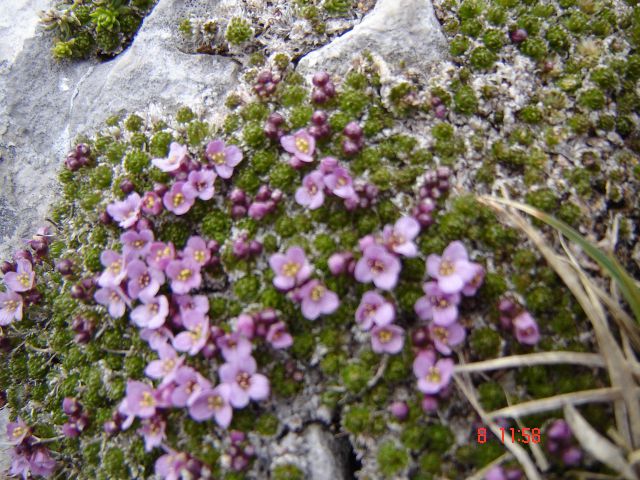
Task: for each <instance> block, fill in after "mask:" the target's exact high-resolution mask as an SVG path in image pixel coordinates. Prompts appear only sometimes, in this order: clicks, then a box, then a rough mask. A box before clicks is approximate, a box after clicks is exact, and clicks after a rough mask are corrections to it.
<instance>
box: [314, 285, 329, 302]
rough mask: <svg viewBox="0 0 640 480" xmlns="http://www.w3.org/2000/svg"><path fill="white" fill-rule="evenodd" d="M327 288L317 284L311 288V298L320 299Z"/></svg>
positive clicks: (315, 300)
mask: <svg viewBox="0 0 640 480" xmlns="http://www.w3.org/2000/svg"><path fill="white" fill-rule="evenodd" d="M325 290H326V288H324V287H323V286H322V285H316V286H315V287H313V288H312V289H311V300H313V301H314V302H317V301H318V300H320V299H321V298H322V296H323V295H324V292H325Z"/></svg>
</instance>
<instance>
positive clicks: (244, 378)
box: [236, 372, 250, 390]
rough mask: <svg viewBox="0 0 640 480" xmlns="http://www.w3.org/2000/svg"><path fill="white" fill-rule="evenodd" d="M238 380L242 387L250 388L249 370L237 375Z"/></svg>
mask: <svg viewBox="0 0 640 480" xmlns="http://www.w3.org/2000/svg"><path fill="white" fill-rule="evenodd" d="M236 382H238V385H240V388H242V389H244V390H246V389H247V388H249V383H250V382H249V374H248V373H247V372H241V373H239V374H238V375H237V376H236Z"/></svg>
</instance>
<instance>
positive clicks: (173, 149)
mask: <svg viewBox="0 0 640 480" xmlns="http://www.w3.org/2000/svg"><path fill="white" fill-rule="evenodd" d="M188 156H189V150H188V149H187V147H186V146H185V145H180V144H179V143H178V142H171V145H170V146H169V155H168V156H167V158H154V159H153V160H151V163H153V164H154V165H155V166H156V167H158V168H159V169H160V170H162V171H163V172H175V171H176V170H177V169H179V168H180V166H181V165H182V162H184V161H185V160H186V159H187V157H188Z"/></svg>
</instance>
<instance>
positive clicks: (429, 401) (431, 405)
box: [420, 395, 438, 413]
mask: <svg viewBox="0 0 640 480" xmlns="http://www.w3.org/2000/svg"><path fill="white" fill-rule="evenodd" d="M420 406H421V407H422V411H423V412H424V413H433V412H435V411H436V410H438V399H437V398H436V397H434V396H432V395H425V396H424V397H423V398H422V402H420Z"/></svg>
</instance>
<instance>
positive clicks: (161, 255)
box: [147, 242, 176, 270]
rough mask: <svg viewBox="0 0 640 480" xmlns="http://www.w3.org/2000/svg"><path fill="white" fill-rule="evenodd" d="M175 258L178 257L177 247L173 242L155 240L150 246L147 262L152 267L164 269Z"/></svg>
mask: <svg viewBox="0 0 640 480" xmlns="http://www.w3.org/2000/svg"><path fill="white" fill-rule="evenodd" d="M174 258H176V249H175V247H174V246H173V243H171V242H169V243H163V242H153V243H152V244H151V246H150V247H149V254H148V255H147V263H148V264H149V266H150V267H153V268H157V269H158V270H164V269H165V268H167V265H169V262H170V261H171V260H173V259H174Z"/></svg>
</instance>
